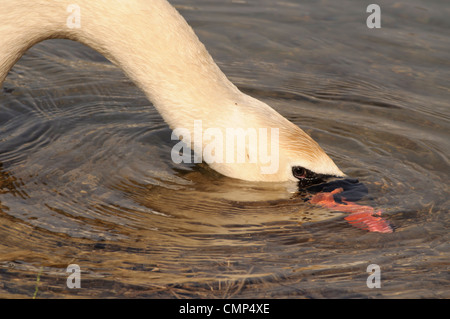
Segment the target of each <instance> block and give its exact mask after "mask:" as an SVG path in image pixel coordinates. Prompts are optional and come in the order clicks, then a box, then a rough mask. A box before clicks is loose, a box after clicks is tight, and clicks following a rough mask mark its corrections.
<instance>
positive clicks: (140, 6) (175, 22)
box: [0, 0, 241, 127]
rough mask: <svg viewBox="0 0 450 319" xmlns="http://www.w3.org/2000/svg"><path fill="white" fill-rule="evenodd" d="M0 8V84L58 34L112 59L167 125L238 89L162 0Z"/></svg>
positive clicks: (40, 2)
mask: <svg viewBox="0 0 450 319" xmlns="http://www.w3.org/2000/svg"><path fill="white" fill-rule="evenodd" d="M73 3H76V4H77V5H78V7H79V8H80V12H79V13H80V16H79V17H80V20H79V22H80V24H79V27H77V25H74V24H71V23H68V20H69V19H71V16H72V15H73V14H76V10H75V9H74V11H70V8H72V9H73V7H70V5H71V4H73ZM0 7H1V11H0V35H1V37H0V83H1V82H3V80H4V79H5V77H6V74H7V73H8V71H9V70H10V69H11V68H12V66H13V65H14V64H15V63H16V61H17V60H18V59H20V57H21V56H22V55H23V54H24V53H25V51H26V50H28V49H29V48H30V47H31V46H33V45H34V44H36V43H37V42H40V41H43V40H45V39H50V38H66V39H71V40H76V41H79V42H81V43H84V44H86V45H88V46H90V47H92V48H93V49H95V50H97V51H99V52H100V53H102V54H103V55H104V56H106V57H107V58H108V59H110V60H111V61H112V62H114V63H115V64H117V65H118V66H120V67H121V68H122V69H123V70H124V72H125V73H126V74H127V75H128V76H129V77H130V78H131V79H132V80H133V81H134V82H135V83H136V84H137V85H138V86H139V87H140V88H141V89H142V90H143V91H144V92H145V93H146V95H147V96H148V98H149V99H150V100H151V101H152V102H153V104H154V105H155V107H156V108H157V109H158V111H159V112H160V113H161V115H162V116H163V117H164V119H165V120H166V121H167V122H168V123H169V125H170V126H172V127H179V126H186V122H187V119H188V118H189V117H190V116H189V115H191V117H192V120H194V119H196V118H197V119H200V118H204V117H205V114H202V113H204V111H205V110H208V109H209V110H211V109H212V108H213V107H215V106H216V105H213V104H214V103H217V101H222V103H223V102H224V101H229V102H231V100H233V99H236V98H237V96H239V95H240V94H241V93H240V92H239V91H238V90H237V89H236V87H235V86H234V85H233V84H232V83H231V82H230V81H229V80H228V79H227V78H226V77H225V75H224V74H223V73H222V72H221V71H220V70H219V68H218V67H217V65H216V64H215V63H214V61H213V59H212V58H211V56H210V55H209V53H208V52H207V50H206V49H205V47H204V46H203V44H202V43H201V42H200V41H199V40H198V38H197V36H196V35H195V34H194V32H193V31H192V29H191V28H190V27H189V25H188V24H187V23H186V21H185V20H184V19H183V18H182V17H181V15H180V14H179V13H178V12H177V11H176V10H175V9H174V8H173V7H172V6H171V5H170V4H168V3H167V2H166V1H164V0H151V1H145V0H127V1H123V0H107V1H100V0H99V1H92V0H77V1H72V0H68V1H64V0H59V1H49V0H14V1H10V0H4V1H3V0H0ZM68 8H69V11H68ZM108 8H110V9H111V10H108ZM69 22H70V21H69ZM69 26H71V27H74V26H75V28H70V27H69ZM223 104H230V105H232V104H234V103H223ZM199 110H201V112H199ZM194 116H195V118H194Z"/></svg>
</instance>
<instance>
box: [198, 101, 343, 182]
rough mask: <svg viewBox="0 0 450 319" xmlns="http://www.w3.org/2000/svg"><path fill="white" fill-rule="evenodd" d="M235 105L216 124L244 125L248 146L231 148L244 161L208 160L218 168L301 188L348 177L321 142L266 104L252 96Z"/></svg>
mask: <svg viewBox="0 0 450 319" xmlns="http://www.w3.org/2000/svg"><path fill="white" fill-rule="evenodd" d="M233 104H234V105H233V108H232V109H229V108H228V109H227V112H224V113H223V114H219V115H215V118H217V119H218V120H215V121H214V122H215V124H214V125H219V126H221V127H222V131H224V130H225V131H226V130H231V131H232V132H233V129H234V128H242V130H241V133H242V134H243V135H245V138H242V141H244V140H245V148H242V147H241V149H239V145H236V143H235V145H233V148H232V151H233V152H234V154H240V155H241V158H242V159H244V160H245V162H242V161H241V162H236V161H234V162H233V161H224V162H223V163H209V164H210V166H211V167H212V168H213V169H215V170H216V171H218V172H220V173H222V174H224V175H226V176H229V177H234V178H239V179H243V180H250V181H270V182H285V181H294V182H298V183H299V186H300V187H307V186H310V185H313V184H317V183H320V182H322V181H326V180H327V179H328V178H330V177H343V176H345V175H344V173H343V172H342V171H341V170H340V169H339V168H338V167H337V166H336V164H335V163H334V162H333V160H332V159H331V158H330V157H329V156H328V155H327V154H326V153H325V152H324V151H323V149H322V148H321V147H320V146H319V144H317V143H316V142H315V141H314V140H313V139H312V138H311V137H310V136H309V135H308V134H306V133H305V132H304V131H303V130H302V129H300V128H299V127H298V126H297V125H295V124H293V123H292V122H290V121H288V120H287V119H286V118H284V117H283V116H281V115H280V114H279V113H277V112H276V111H275V110H273V109H272V108H271V107H269V106H268V105H267V104H265V103H263V102H261V101H259V100H256V99H254V98H251V97H249V96H245V98H243V99H241V100H240V101H239V102H238V103H237V102H236V103H233ZM219 123H220V124H219ZM228 126H230V127H228ZM242 134H241V135H242ZM224 135H226V133H224ZM236 136H239V134H236ZM241 137H242V136H241ZM235 141H236V140H235ZM204 142H205V141H204ZM243 143H244V142H243ZM226 144H227V140H226V139H225V147H224V151H225V152H228V151H229V150H230V149H229V148H228V149H227V147H228V146H229V145H226ZM237 144H239V142H238V143H237ZM241 145H242V144H241ZM204 147H205V145H204ZM206 147H207V148H208V146H206ZM209 149H210V147H209ZM233 156H235V155H233ZM237 158H238V156H236V157H233V159H237Z"/></svg>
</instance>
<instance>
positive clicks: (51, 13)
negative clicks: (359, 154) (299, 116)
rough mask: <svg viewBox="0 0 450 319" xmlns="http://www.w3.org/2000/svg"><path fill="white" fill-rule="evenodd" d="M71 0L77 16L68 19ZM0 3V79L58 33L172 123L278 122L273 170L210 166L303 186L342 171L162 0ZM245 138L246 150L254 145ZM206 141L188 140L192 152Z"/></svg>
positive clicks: (254, 165) (246, 125) (256, 164)
mask: <svg viewBox="0 0 450 319" xmlns="http://www.w3.org/2000/svg"><path fill="white" fill-rule="evenodd" d="M74 4H75V8H76V9H77V10H78V12H77V14H78V15H79V16H78V17H76V18H78V21H76V22H77V23H69V18H70V15H71V14H73V12H74V11H73V10H72V9H73V8H74ZM0 8H1V11H0V85H1V84H2V83H3V82H4V80H5V78H6V75H7V73H8V72H9V70H10V69H11V68H12V67H13V65H14V64H15V63H16V62H17V61H18V60H19V59H20V57H21V56H22V55H23V54H24V53H25V52H26V51H27V50H28V49H29V48H30V47H32V46H33V45H34V44H36V43H38V42H40V41H43V40H46V39H56V38H64V39H70V40H74V41H78V42H80V43H82V44H84V45H87V46H89V47H91V48H93V49H94V50H96V51H98V52H99V53H101V54H102V55H104V56H105V57H106V58H107V59H109V60H110V61H111V62H112V63H114V64H116V65H117V66H118V67H120V68H121V69H122V70H123V71H124V73H125V74H126V75H127V76H128V77H129V78H130V79H131V80H132V81H133V82H134V83H135V84H136V85H137V86H138V87H139V88H140V89H141V90H142V91H143V92H144V93H145V95H146V97H147V98H148V99H149V100H150V101H151V102H152V104H153V105H154V106H155V108H156V109H157V110H158V112H159V113H160V114H161V116H162V117H163V119H164V120H165V121H166V122H167V124H168V125H169V126H170V128H172V129H173V130H175V129H177V128H185V129H187V130H188V131H189V132H193V131H194V125H195V123H196V121H197V122H198V121H199V120H200V121H201V124H202V126H201V127H202V132H205V131H207V130H208V129H214V130H216V131H217V130H219V131H222V132H224V134H225V131H226V129H227V128H230V127H231V128H242V129H250V128H255V129H257V128H267V129H270V128H275V129H277V136H276V137H277V138H276V139H272V138H271V139H266V141H267V144H268V145H272V146H274V145H275V146H276V147H277V148H276V149H277V157H278V158H277V169H276V171H274V172H271V173H264V172H263V171H262V167H263V166H264V162H263V161H262V160H259V159H258V160H256V161H252V162H250V161H247V162H244V163H236V162H232V161H231V162H225V161H222V162H220V161H217V162H211V163H208V164H209V165H210V166H211V168H213V169H214V170H215V171H217V172H219V173H221V174H223V175H225V176H228V177H232V178H237V179H241V180H248V181H267V182H284V181H296V182H299V181H300V184H301V185H307V184H309V183H310V182H317V181H319V180H323V179H324V178H326V177H329V176H336V177H342V176H345V174H344V173H343V172H342V171H341V170H340V169H339V168H338V167H337V166H336V164H335V163H334V162H333V160H332V159H331V158H330V157H329V156H328V155H327V154H326V153H325V152H324V151H323V149H322V148H321V147H320V146H319V145H318V144H317V143H316V142H315V141H314V140H313V139H312V138H311V137H310V136H309V135H307V134H306V133H305V132H304V131H303V130H302V129H300V128H299V127H298V126H296V125H295V124H293V123H292V122H290V121H289V120H287V119H286V118H284V117H283V116H282V115H280V114H279V113H278V112H276V111H275V110H274V109H273V108H271V107H270V106H269V105H267V104H266V103H264V102H262V101H259V100H257V99H255V98H253V97H251V96H249V95H247V94H244V93H242V92H241V91H240V90H239V89H238V88H237V87H236V86H235V85H234V84H233V83H231V82H230V80H229V79H228V78H227V77H226V76H225V74H224V73H223V72H222V71H221V70H220V69H219V67H218V66H217V64H216V63H215V62H214V61H213V59H212V57H211V56H210V54H209V53H208V51H207V49H206V48H205V46H204V45H203V44H202V43H201V42H200V40H199V39H198V37H197V36H196V34H195V33H194V31H193V30H192V28H191V27H190V26H189V25H188V23H187V22H186V21H185V20H184V18H183V17H182V16H181V15H180V14H179V13H178V11H177V10H176V9H175V8H174V7H173V6H172V5H170V4H169V3H168V2H167V1H166V0H127V1H123V0H96V1H93V0H76V1H74V0H58V1H52V0H14V1H11V0H0ZM71 8H72V9H71ZM71 10H72V11H71ZM77 24H78V25H77ZM182 138H183V139H184V136H183V137H182ZM191 143H192V141H191ZM245 143H247V144H246V145H245V149H244V152H246V153H247V157H249V155H251V154H250V153H252V152H254V148H252V147H250V145H248V144H249V142H248V141H246V142H245ZM206 145H207V141H203V142H202V143H201V145H197V146H195V145H194V148H195V151H196V152H197V151H200V152H201V151H202V149H201V148H205V147H206ZM269 149H271V148H270V147H269ZM237 152H238V151H237ZM241 152H242V151H241Z"/></svg>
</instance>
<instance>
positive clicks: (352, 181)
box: [306, 178, 369, 204]
mask: <svg viewBox="0 0 450 319" xmlns="http://www.w3.org/2000/svg"><path fill="white" fill-rule="evenodd" d="M339 188H342V190H343V191H341V192H339V193H336V194H334V195H333V197H334V200H335V202H337V203H341V204H342V203H343V199H344V200H345V201H348V202H355V201H358V200H360V199H362V198H363V197H364V196H366V195H367V194H368V193H369V190H368V189H367V187H366V185H364V184H363V183H360V182H359V181H358V180H357V179H356V178H334V179H332V180H331V181H325V182H323V183H320V184H316V185H313V186H310V187H308V188H306V191H307V192H308V193H312V194H315V193H319V192H326V193H331V192H333V191H334V190H336V189H339Z"/></svg>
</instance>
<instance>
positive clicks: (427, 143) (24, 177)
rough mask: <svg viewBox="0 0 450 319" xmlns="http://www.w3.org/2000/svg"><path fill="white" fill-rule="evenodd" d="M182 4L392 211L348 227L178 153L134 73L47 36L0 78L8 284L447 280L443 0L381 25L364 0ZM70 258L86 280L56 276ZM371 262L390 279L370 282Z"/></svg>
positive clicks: (210, 43) (75, 292)
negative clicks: (379, 223)
mask: <svg viewBox="0 0 450 319" xmlns="http://www.w3.org/2000/svg"><path fill="white" fill-rule="evenodd" d="M428 3H430V4H428ZM175 4H176V5H177V7H178V9H179V10H180V11H181V13H182V14H183V15H184V16H185V17H186V18H187V20H188V21H189V22H190V23H191V25H193V27H194V29H195V30H196V32H197V33H198V34H199V37H200V38H201V40H202V41H203V42H204V43H205V45H206V46H207V48H208V49H209V50H210V51H211V53H212V55H213V56H214V58H215V59H216V60H217V61H218V63H219V65H220V66H221V68H222V69H223V70H224V72H225V73H226V74H227V75H228V76H229V77H230V78H231V79H232V81H233V82H234V83H236V84H237V85H238V87H240V88H241V89H242V90H243V91H245V92H247V93H248V94H250V95H253V96H255V97H257V98H260V99H262V100H264V101H266V102H267V103H269V104H270V105H272V106H273V107H274V108H275V109H276V110H277V111H279V112H280V113H281V114H283V115H284V116H286V117H287V118H288V119H289V120H291V121H293V122H294V123H295V124H297V125H299V126H300V127H302V128H303V129H304V130H305V131H307V132H308V133H309V134H310V135H311V136H312V137H313V138H314V139H315V140H317V141H318V142H319V143H320V144H321V145H322V146H323V148H324V149H325V150H326V151H327V153H328V154H330V156H331V157H332V158H333V159H334V160H335V161H336V163H337V164H338V166H339V167H340V168H342V170H343V171H345V172H346V173H347V174H348V175H349V176H350V177H355V178H358V179H359V181H360V182H362V183H364V185H366V186H367V188H368V195H367V196H364V197H363V198H362V199H361V200H360V201H359V202H358V203H360V204H361V205H368V206H372V207H374V208H376V209H377V210H378V209H379V210H382V216H383V217H384V218H386V219H387V220H388V221H389V222H391V223H392V224H393V225H395V227H396V231H395V232H393V233H390V234H380V233H373V232H368V231H364V230H361V229H358V228H356V227H352V226H351V225H350V224H349V223H348V222H347V221H346V220H345V219H344V218H345V216H346V214H345V213H342V212H336V211H333V210H329V209H325V208H322V207H319V206H316V205H313V204H311V203H309V202H308V201H305V199H306V197H305V196H306V195H305V194H304V193H302V192H299V191H298V189H297V188H296V185H292V184H290V183H279V184H264V183H250V182H244V181H238V180H233V179H229V178H225V177H223V176H220V175H218V174H216V173H215V172H213V171H211V170H210V169H209V168H208V167H206V166H204V165H192V164H175V163H173V162H172V161H171V157H170V151H171V149H172V146H173V145H174V143H175V141H171V139H170V134H171V132H170V130H169V128H168V127H167V126H166V124H165V123H164V122H163V120H162V119H161V117H160V116H159V114H158V113H157V112H156V111H155V109H154V108H153V107H152V106H151V104H150V103H149V102H148V101H147V100H146V99H145V97H144V95H143V94H142V92H140V91H139V90H138V89H137V88H136V87H135V86H134V85H133V84H132V83H131V82H130V81H129V80H128V79H126V78H125V77H124V75H123V73H122V72H121V71H120V70H118V69H117V68H116V67H114V66H112V65H111V64H110V63H109V62H107V61H106V60H105V59H104V58H103V57H101V56H99V55H98V54H97V53H95V52H93V51H92V50H89V49H88V48H86V47H84V46H81V45H79V44H76V43H73V42H70V41H55V40H52V41H46V42H43V43H41V44H39V45H37V46H35V47H34V48H32V49H31V50H30V51H29V52H28V53H27V54H26V55H25V56H24V57H23V58H22V59H21V61H19V63H18V64H17V65H16V66H15V67H14V68H13V70H12V71H11V74H10V75H9V76H8V77H7V79H6V82H5V88H4V89H3V91H2V93H1V94H0V297H2V298H12V297H20V298H32V297H33V296H35V297H37V298H55V297H61V298H72V297H155V298H162V297H165V298H166V297H168V298H186V297H223V298H230V297H244V298H245V297H248V298H257V297H261V298H263V297H275V298H278V297H280V298H286V297H292V298H324V297H325V298H336V297H342V298H358V297H365V298H366V297H386V298H398V297H413V298H418V297H419V298H420V297H439V298H448V297H449V294H448V289H447V288H446V287H448V285H449V277H448V252H449V245H448V242H449V240H448V225H449V219H448V214H447V213H448V211H449V208H450V202H449V200H448V198H449V196H448V195H449V189H448V179H449V177H450V176H449V172H450V170H449V162H448V158H449V150H450V147H449V142H448V141H449V140H450V139H449V135H448V132H449V130H448V128H449V117H450V116H449V114H448V102H447V101H448V98H449V91H448V88H445V87H444V86H443V85H444V84H443V83H444V79H446V78H448V76H447V75H448V70H449V65H448V59H445V58H446V56H445V53H443V52H449V51H450V48H449V47H448V45H449V44H448V41H447V40H446V39H448V36H447V32H446V30H447V29H448V28H446V26H447V25H446V23H447V22H446V21H447V20H446V19H444V17H443V16H442V14H441V13H439V4H438V3H434V2H432V3H431V2H427V4H424V3H421V2H419V1H417V3H416V4H417V6H419V7H423V8H424V10H422V11H420V12H421V13H420V14H419V13H418V11H416V9H414V8H413V7H410V6H409V5H408V6H407V5H406V4H391V3H388V2H386V3H384V2H382V3H380V5H381V6H382V7H383V8H385V9H384V10H383V12H384V13H383V14H385V20H384V21H386V25H385V26H383V28H382V29H381V30H378V33H375V32H371V31H373V30H367V29H366V27H365V25H364V23H362V25H361V26H360V25H359V24H360V22H357V23H356V22H355V17H356V16H357V17H358V19H360V20H361V19H362V18H360V17H359V15H360V14H361V13H360V11H361V12H364V8H363V9H362V10H359V9H360V8H359V7H357V6H355V2H352V1H343V4H347V5H348V6H346V7H348V10H347V11H346V12H345V13H342V10H338V8H337V7H336V6H335V5H334V4H333V3H329V5H327V6H325V7H322V6H321V5H320V4H312V3H311V4H299V3H296V2H295V3H294V2H289V1H288V2H282V3H279V2H268V1H264V0H261V1H258V2H242V3H233V4H230V3H229V2H226V3H225V2H224V3H219V2H217V3H210V2H209V1H208V2H204V1H199V2H196V5H195V7H194V6H193V5H192V3H191V2H189V1H176V3H175ZM340 5H342V4H340ZM402 10H403V11H402ZM274 12H276V13H277V14H273V13H274ZM401 12H403V13H401ZM405 12H406V13H408V15H407V17H409V18H410V19H409V20H408V19H407V17H405V16H404V14H405ZM230 13H233V14H231V15H230ZM411 17H412V18H411ZM427 17H428V18H427ZM363 18H364V17H363ZM411 19H412V20H411ZM397 20H398V21H400V22H405V23H404V24H402V23H400V22H399V23H396V25H397V26H399V27H397V29H395V28H394V27H392V26H390V25H389V23H388V22H389V21H397ZM358 21H359V20H358ZM361 21H363V22H364V19H362V20H361ZM406 21H408V23H406ZM299 30H302V32H299ZM444 30H445V32H444ZM410 38H411V39H412V38H414V40H416V42H414V41H411V42H408V41H407V40H405V39H410ZM374 43H375V44H376V48H377V49H376V50H375V49H374ZM415 43H417V44H415ZM361 52H364V54H361ZM300 57H301V58H300ZM445 61H447V62H445ZM446 72H447V73H446ZM269 75H270V76H269ZM69 264H78V265H79V266H80V269H81V287H82V288H80V289H68V288H67V286H66V280H67V277H68V273H67V272H66V269H67V266H68V265H69ZM370 264H378V265H379V266H380V268H381V282H382V288H381V289H369V288H368V287H367V285H366V280H367V276H368V273H367V266H368V265H370ZM38 277H39V281H38V280H37V278H38Z"/></svg>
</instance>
